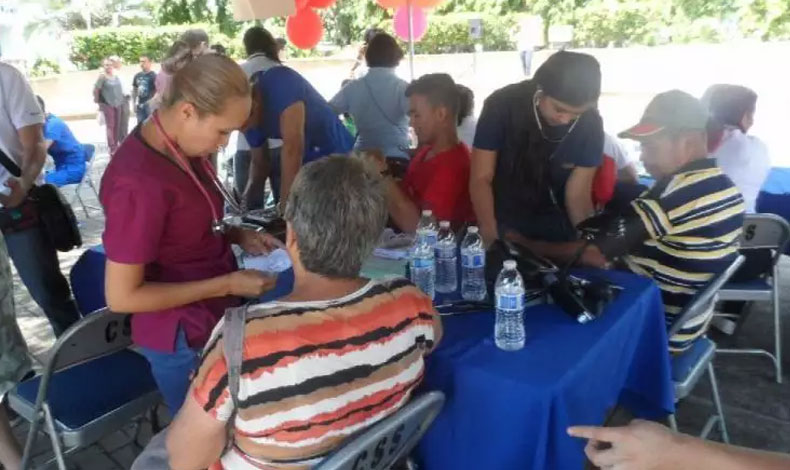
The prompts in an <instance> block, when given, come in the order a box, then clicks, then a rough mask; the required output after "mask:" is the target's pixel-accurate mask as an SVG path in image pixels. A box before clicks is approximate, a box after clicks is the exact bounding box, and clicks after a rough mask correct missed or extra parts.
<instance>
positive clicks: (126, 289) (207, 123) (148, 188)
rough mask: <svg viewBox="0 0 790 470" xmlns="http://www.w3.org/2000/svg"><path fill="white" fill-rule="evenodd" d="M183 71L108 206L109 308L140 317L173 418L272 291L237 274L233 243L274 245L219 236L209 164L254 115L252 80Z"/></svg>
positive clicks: (230, 232)
mask: <svg viewBox="0 0 790 470" xmlns="http://www.w3.org/2000/svg"><path fill="white" fill-rule="evenodd" d="M184 54H191V53H190V51H188V50H186V51H184ZM182 62H183V63H184V65H183V68H182V69H181V70H179V71H177V72H176V73H175V74H174V75H173V77H172V82H171V86H170V87H169V89H168V91H167V93H166V94H165V95H164V96H163V100H162V105H161V107H160V108H159V110H158V111H157V112H155V113H154V114H153V115H152V116H151V118H150V119H148V120H147V121H145V122H144V123H142V124H141V125H139V126H138V127H137V128H136V129H135V130H134V131H133V133H132V135H130V136H129V137H128V138H127V139H126V140H125V141H124V142H123V144H122V145H121V146H120V147H119V148H118V150H117V151H116V153H115V154H114V156H113V158H112V160H111V161H110V164H109V165H108V166H107V170H106V171H105V173H104V178H103V180H102V185H101V196H100V198H101V202H102V205H103V206H104V210H105V214H106V227H105V231H104V237H103V240H104V248H105V251H106V253H107V272H106V280H105V282H106V295H107V303H108V306H109V307H110V309H111V310H113V311H115V312H122V313H129V314H132V338H133V340H134V342H135V343H136V344H137V345H139V346H140V347H141V350H142V353H143V354H144V355H145V357H146V358H147V359H148V361H149V362H150V364H151V369H152V371H153V375H154V378H155V379H156V382H157V384H158V386H159V390H160V391H161V392H162V395H163V396H164V398H165V402H166V403H167V406H168V408H169V409H170V412H171V413H172V414H173V415H175V413H176V412H177V411H178V409H179V408H180V407H181V403H182V402H183V400H184V397H185V396H186V392H187V389H188V387H189V376H190V374H191V372H192V371H193V370H194V368H195V366H196V361H197V358H198V354H199V352H200V350H201V348H202V347H203V346H204V345H205V343H206V342H207V340H208V337H209V335H210V333H211V330H212V329H213V327H214V325H216V324H217V322H218V321H219V319H220V318H221V317H222V315H223V313H224V311H225V309H226V308H228V307H232V306H236V305H238V304H239V303H240V301H241V298H243V297H258V296H259V295H261V294H262V293H263V292H265V291H267V290H269V289H270V288H271V287H272V286H273V285H274V279H273V278H270V277H267V276H264V275H263V274H261V273H260V272H257V271H243V270H242V271H239V270H237V266H236V261H235V258H234V256H233V253H232V252H231V244H233V243H235V244H239V245H241V247H242V248H244V249H245V251H247V252H251V253H262V252H266V251H268V250H270V249H271V248H273V247H274V246H275V244H276V243H277V242H276V240H275V239H274V238H272V237H270V236H269V235H265V234H261V233H256V232H252V231H246V230H241V229H238V228H232V229H227V230H225V229H223V227H222V224H221V223H220V222H221V218H222V215H223V198H222V194H221V191H220V190H219V188H220V186H219V183H218V181H217V178H216V172H215V171H214V169H213V168H212V167H211V164H210V163H209V160H208V156H209V155H210V154H211V153H212V152H216V150H217V149H218V148H219V147H220V146H224V145H226V144H227V142H228V137H229V136H230V133H231V132H233V131H234V130H236V129H239V128H240V127H242V125H243V124H244V122H245V121H246V120H247V118H248V117H249V114H250V106H251V101H250V87H249V84H248V81H247V76H246V75H245V74H244V71H242V69H241V68H240V67H239V66H238V65H236V63H235V62H233V61H232V60H231V59H229V58H227V57H223V56H220V55H214V54H210V55H203V56H199V57H195V58H191V57H186V60H184V61H182Z"/></svg>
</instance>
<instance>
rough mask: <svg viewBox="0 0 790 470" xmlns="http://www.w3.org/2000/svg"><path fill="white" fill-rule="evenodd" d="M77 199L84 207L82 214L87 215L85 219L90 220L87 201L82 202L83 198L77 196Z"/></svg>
mask: <svg viewBox="0 0 790 470" xmlns="http://www.w3.org/2000/svg"><path fill="white" fill-rule="evenodd" d="M77 198H78V199H79V200H80V205H81V206H82V212H84V213H85V218H86V219H90V218H91V215H90V213H88V207H87V206H86V205H85V201H83V200H82V196H80V195H77Z"/></svg>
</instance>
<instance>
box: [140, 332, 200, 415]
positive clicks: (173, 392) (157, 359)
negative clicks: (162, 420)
mask: <svg viewBox="0 0 790 470" xmlns="http://www.w3.org/2000/svg"><path fill="white" fill-rule="evenodd" d="M140 352H141V353H142V354H143V356H145V358H146V359H148V363H149V364H151V373H152V374H153V376H154V380H156V385H157V386H158V387H159V392H160V393H161V394H162V396H163V397H164V399H165V404H166V405H167V409H168V410H170V416H172V417H175V415H176V413H178V410H180V409H181V405H183V404H184V400H185V399H186V396H187V391H188V390H189V383H190V378H191V376H192V373H193V372H194V371H195V370H196V369H197V366H198V361H199V359H200V349H192V348H190V347H189V344H187V338H186V334H185V333H184V330H183V329H181V328H179V329H178V333H177V335H176V347H175V350H174V351H173V352H164V351H157V350H155V349H149V348H144V347H142V348H140Z"/></svg>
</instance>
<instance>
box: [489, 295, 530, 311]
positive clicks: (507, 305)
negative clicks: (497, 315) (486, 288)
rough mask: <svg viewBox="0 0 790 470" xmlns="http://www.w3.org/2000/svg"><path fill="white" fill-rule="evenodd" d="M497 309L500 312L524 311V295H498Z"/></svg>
mask: <svg viewBox="0 0 790 470" xmlns="http://www.w3.org/2000/svg"><path fill="white" fill-rule="evenodd" d="M496 308H497V309H499V310H523V309H524V294H517V295H509V294H497V295H496Z"/></svg>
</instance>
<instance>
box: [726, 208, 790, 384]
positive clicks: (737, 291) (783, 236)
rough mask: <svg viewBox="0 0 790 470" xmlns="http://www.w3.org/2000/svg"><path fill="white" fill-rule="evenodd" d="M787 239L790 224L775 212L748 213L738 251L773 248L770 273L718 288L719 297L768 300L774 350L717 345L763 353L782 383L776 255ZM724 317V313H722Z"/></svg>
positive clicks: (785, 245) (752, 353) (753, 300)
mask: <svg viewBox="0 0 790 470" xmlns="http://www.w3.org/2000/svg"><path fill="white" fill-rule="evenodd" d="M788 241H790V224H788V223H787V221H786V220H785V219H783V218H782V217H779V216H778V215H775V214H749V215H747V216H746V220H745V221H744V225H743V235H742V236H741V251H747V250H757V249H770V250H772V251H773V264H772V266H771V274H770V276H768V277H767V278H765V277H763V278H760V279H756V280H754V281H748V282H729V283H727V284H725V285H724V287H723V288H722V289H721V291H720V292H719V299H720V300H743V301H752V302H757V301H764V302H771V306H772V307H773V313H774V354H771V353H770V352H769V351H766V350H764V349H747V348H744V349H726V348H725V349H719V350H718V351H717V352H719V353H723V354H751V355H754V354H756V355H761V356H767V357H768V358H770V359H771V360H772V361H773V363H774V368H775V370H776V382H777V383H782V328H781V318H782V315H781V311H780V310H779V268H778V264H779V258H780V257H781V256H782V253H784V251H785V248H786V247H787V243H788ZM722 316H724V317H727V316H728V315H726V314H724V315H722Z"/></svg>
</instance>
